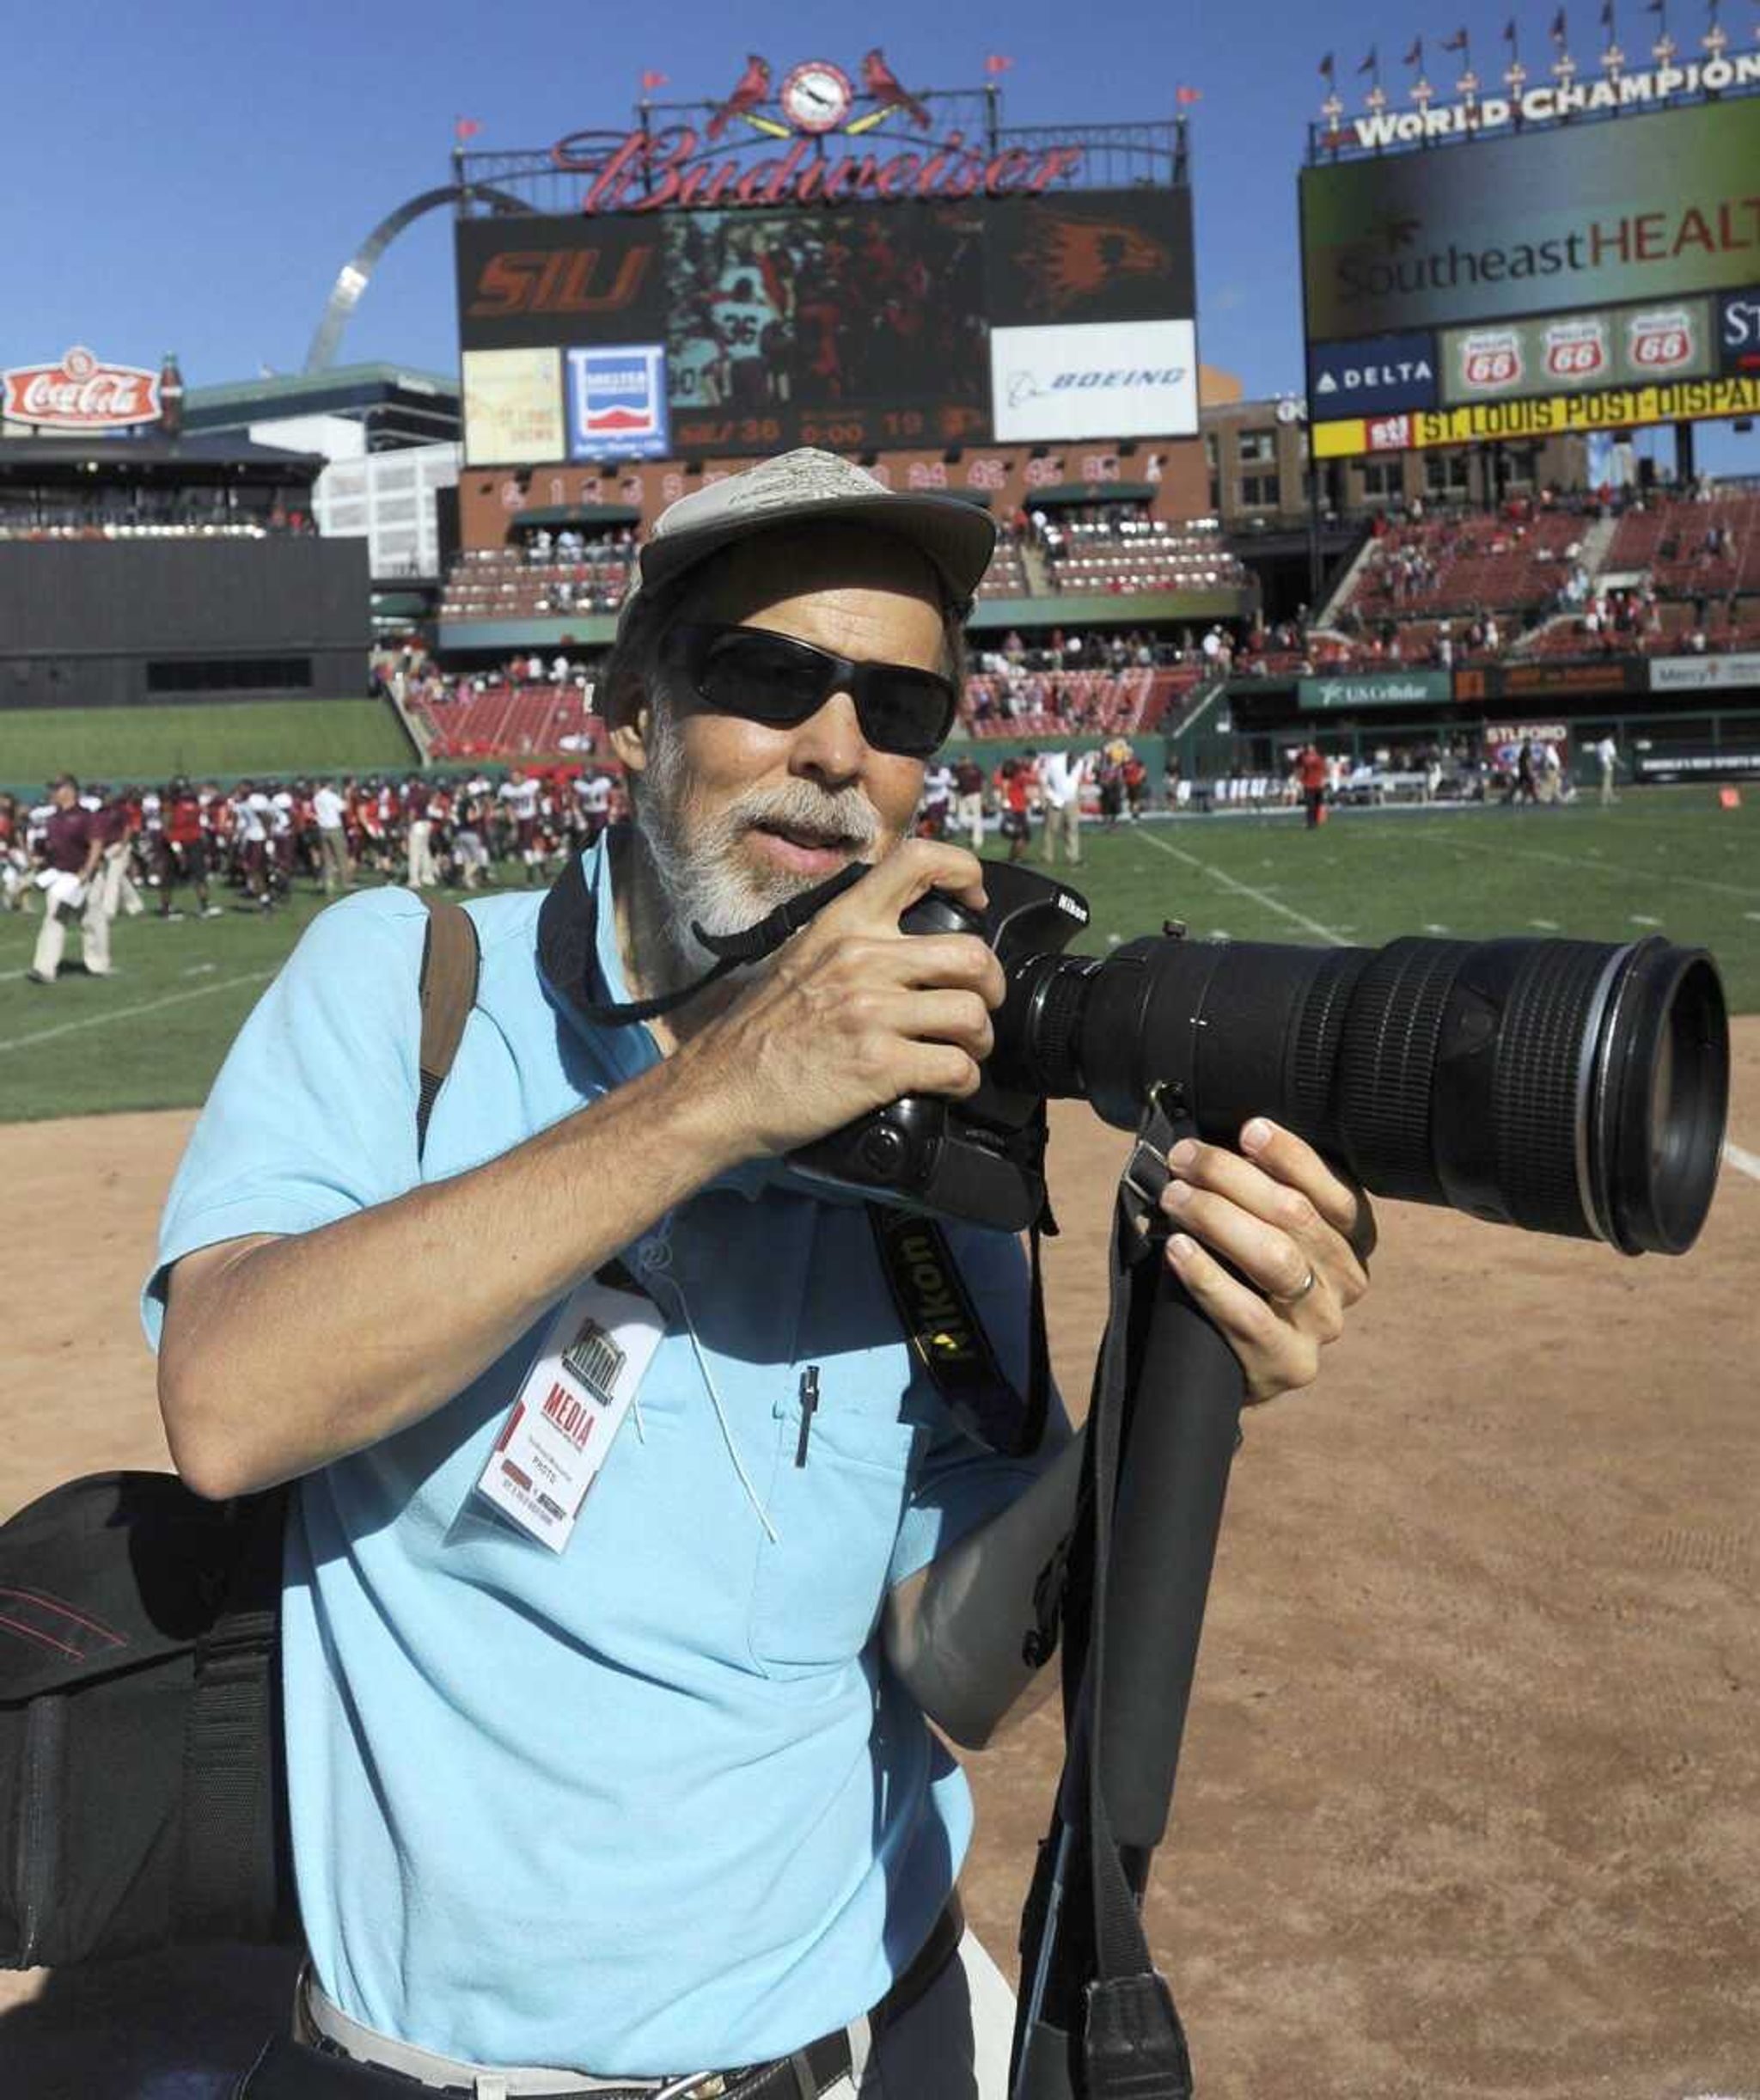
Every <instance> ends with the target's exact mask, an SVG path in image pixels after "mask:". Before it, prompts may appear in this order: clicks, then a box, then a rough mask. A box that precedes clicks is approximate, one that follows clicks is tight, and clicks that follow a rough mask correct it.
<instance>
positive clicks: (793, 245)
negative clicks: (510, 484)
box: [458, 189, 1197, 466]
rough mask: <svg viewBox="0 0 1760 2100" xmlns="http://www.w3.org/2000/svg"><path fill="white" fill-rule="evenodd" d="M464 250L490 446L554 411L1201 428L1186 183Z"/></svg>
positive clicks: (671, 435) (484, 438) (578, 416)
mask: <svg viewBox="0 0 1760 2100" xmlns="http://www.w3.org/2000/svg"><path fill="white" fill-rule="evenodd" d="M458 272H459V307H460V323H459V328H460V341H461V348H462V358H463V377H464V390H465V397H466V438H465V443H466V457H467V462H469V463H470V464H471V465H473V466H487V465H497V464H509V463H515V462H523V461H527V460H529V459H530V458H531V457H532V453H531V450H530V447H531V446H532V445H533V444H535V443H536V442H538V441H539V433H541V432H544V431H546V430H547V429H550V428H552V427H554V428H555V429H556V430H558V431H559V433H560V444H559V450H557V452H556V453H554V454H553V455H552V456H554V457H557V458H568V459H573V460H613V459H628V458H650V459H655V458H667V457H699V458H706V457H713V456H718V455H736V454H743V453H750V452H753V451H762V450H780V449H784V448H785V447H788V446H791V445H796V444H818V445H823V446H826V447H828V448H831V449H834V450H845V451H851V450H855V451H860V450H880V449H882V448H884V447H888V446H912V445H948V444H974V443H985V442H988V441H991V440H1001V441H1010V440H1030V441H1037V440H1039V439H1042V438H1047V439H1051V438H1087V437H1096V436H1109V437H1113V438H1133V437H1175V436H1182V435H1190V434H1192V433H1194V432H1195V431H1196V428H1197V354H1196V335H1195V324H1194V321H1193V318H1192V315H1193V309H1194V303H1195V302H1194V287H1193V268H1192V243H1191V207H1190V199H1189V194H1188V193H1186V192H1185V191H1184V190H1144V189H1137V190H1130V191H1115V192H1106V191H1090V192H1083V193H1071V194H1067V195H1062V196H1058V197H1054V198H1031V199H1026V198H1010V199H1001V200H997V201H993V202H984V203H977V202H974V203H971V204H944V205H899V206H896V207H893V206H887V205H854V206H848V207H839V208H830V207H825V208H820V209H812V208H805V209H797V210H793V211H761V210H737V211H671V212H654V213H651V214H638V213H620V214H616V215H611V216H607V217H578V218H565V219H564V218H543V217H533V218H531V219H529V220H527V219H516V218H498V219H490V220H474V221H465V222H462V223H461V224H460V226H459V229H458ZM540 353H542V354H544V355H546V356H547V357H549V358H553V359H554V369H555V381H554V386H555V395H554V400H553V407H551V406H550V405H549V404H547V403H545V402H541V401H537V400H535V398H534V395H533V389H534V388H535V387H536V388H537V389H538V390H539V391H541V390H542V384H543V382H542V380H541V378H540V377H539V373H540V370H541V367H540V365H539V364H538V363H537V362H535V360H536V358H538V357H539V355H540ZM542 369H545V370H547V369H548V368H547V367H544V368H542ZM474 399H476V400H480V401H481V402H482V404H483V410H484V413H483V415H482V418H481V419H480V420H479V421H475V422H474V420H473V417H472V413H471V404H472V401H473V400H474ZM510 447H517V448H518V449H517V450H510Z"/></svg>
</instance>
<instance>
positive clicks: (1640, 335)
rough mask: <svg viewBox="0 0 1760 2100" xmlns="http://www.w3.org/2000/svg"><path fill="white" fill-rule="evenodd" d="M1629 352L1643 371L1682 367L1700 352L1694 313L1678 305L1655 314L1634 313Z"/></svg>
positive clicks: (1628, 326)
mask: <svg viewBox="0 0 1760 2100" xmlns="http://www.w3.org/2000/svg"><path fill="white" fill-rule="evenodd" d="M1627 332H1628V333H1627V342H1628V352H1629V356H1630V358H1631V361H1632V363H1633V364H1634V365H1635V366H1636V367H1637V369H1638V370H1640V371H1642V372H1673V371H1678V370H1680V368H1681V367H1682V366H1683V365H1684V364H1691V363H1692V362H1693V359H1694V357H1695V355H1696V345H1695V343H1694V341H1693V316H1692V315H1690V313H1688V312H1687V311H1686V310H1685V309H1684V308H1682V307H1678V306H1675V307H1670V308H1668V309H1666V310H1665V311H1663V312H1659V313H1653V314H1634V315H1632V318H1631V320H1630V321H1629V322H1628V323H1627Z"/></svg>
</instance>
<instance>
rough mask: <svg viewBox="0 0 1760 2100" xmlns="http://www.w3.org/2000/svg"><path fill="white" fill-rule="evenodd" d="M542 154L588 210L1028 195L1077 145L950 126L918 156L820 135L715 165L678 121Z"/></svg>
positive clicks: (573, 142)
mask: <svg viewBox="0 0 1760 2100" xmlns="http://www.w3.org/2000/svg"><path fill="white" fill-rule="evenodd" d="M550 157H551V160H552V161H553V163H554V165H555V166H556V167H557V168H559V169H560V170H561V171H562V172H563V173H564V174H582V175H587V176H590V178H591V180H590V181H589V183H588V185H587V187H586V189H585V191H584V193H583V195H582V199H581V210H582V211H584V212H587V213H589V214H591V213H594V212H600V211H689V210H702V211H729V210H736V209H738V208H739V207H741V206H745V207H748V208H750V209H754V210H774V209H776V208H778V207H783V208H787V207H790V206H797V205H818V204H823V205H840V204H859V203H866V202H871V201H873V200H876V199H877V200H879V201H881V202H886V201H889V200H892V201H902V200H903V199H908V198H916V199H934V200H938V201H941V202H957V201H958V200H960V199H964V198H970V197H1018V196H1036V195H1038V194H1040V193H1042V192H1043V191H1045V190H1047V189H1049V188H1050V187H1052V186H1053V185H1054V184H1058V183H1063V182H1067V181H1069V180H1070V179H1071V178H1072V176H1073V175H1074V174H1075V173H1076V171H1077V170H1078V169H1079V168H1080V166H1081V163H1082V158H1083V149H1082V148H1081V147H1080V146H1079V145H1052V146H1045V147H1042V148H1039V149H1038V150H1028V149H1026V148H1024V147H1020V146H1005V147H1002V148H1000V149H999V150H997V151H995V152H992V151H990V150H989V149H988V148H987V147H985V146H981V145H968V144H967V143H966V140H965V138H964V135H963V133H962V132H949V133H948V134H947V136H946V138H944V139H943V140H940V141H938V143H937V144H935V145H934V146H933V147H932V149H930V150H927V151H924V152H911V151H900V152H896V153H890V154H885V155H882V154H877V153H870V152H861V151H852V152H848V153H843V154H834V153H829V152H827V151H826V150H825V143H824V140H823V138H817V137H815V138H808V137H801V138H796V139H795V140H794V141H793V143H792V144H791V145H790V146H789V148H788V150H787V151H786V152H785V153H781V154H778V155H776V156H773V157H771V158H768V159H765V160H761V161H742V160H740V159H738V158H736V157H735V156H728V157H727V158H726V159H724V160H718V161H717V160H711V159H706V158H705V157H704V154H703V142H702V140H701V138H700V137H699V135H698V133H697V132H696V130H695V129H694V127H693V126H690V125H688V124H686V125H680V126H676V127H675V129H671V130H669V131H664V132H652V133H650V132H641V131H636V132H629V133H628V134H627V135H626V137H625V138H623V139H621V140H620V142H619V143H618V144H616V145H614V146H613V147H611V148H609V149H607V147H606V146H605V144H604V143H603V135H602V133H597V132H574V133H571V135H570V137H568V138H563V139H559V141H558V142H557V144H555V145H554V146H553V147H552V148H551V150H550Z"/></svg>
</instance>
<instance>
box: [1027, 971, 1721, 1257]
mask: <svg viewBox="0 0 1760 2100" xmlns="http://www.w3.org/2000/svg"><path fill="white" fill-rule="evenodd" d="M1004 961H1005V969H1006V970H1007V973H1008V977H1009V989H1008V996H1007V999H1006V1001H1005V1003H1004V1006H1003V1008H1002V1010H1001V1012H1000V1013H999V1015H998V1016H997V1019H996V1036H997V1044H996V1050H995V1052H994V1054H993V1057H992V1059H991V1061H990V1068H991V1072H992V1074H993V1076H994V1077H995V1079H996V1080H997V1081H999V1083H1000V1084H1001V1085H1002V1086H1004V1087H1021V1088H1025V1089H1029V1090H1031V1091H1035V1092H1039V1093H1048V1094H1053V1095H1060V1096H1065V1097H1069V1096H1079V1097H1081V1098H1083V1099H1086V1100H1088V1101H1089V1102H1090V1103H1091V1105H1093V1107H1094V1108H1095V1110H1096V1111H1097V1112H1098V1113H1099V1114H1100V1115H1102V1116H1103V1117H1105V1118H1106V1119H1107V1121H1108V1122H1109V1123H1116V1124H1118V1125H1120V1126H1121V1128H1124V1129H1127V1130H1131V1129H1134V1128H1135V1127H1136V1125H1137V1123H1138V1122H1139V1121H1140V1118H1141V1116H1142V1113H1143V1110H1144V1107H1145V1105H1146V1103H1147V1101H1148V1100H1149V1099H1150V1098H1151V1096H1152V1093H1154V1092H1155V1091H1156V1090H1157V1089H1158V1088H1165V1089H1171V1090H1176V1093H1177V1095H1178V1097H1179V1099H1180V1100H1181V1102H1182V1105H1183V1107H1184V1110H1185V1112H1186V1113H1187V1114H1188V1115H1189V1117H1191V1118H1192V1120H1193V1121H1194V1122H1195V1123H1196V1125H1197V1127H1198V1129H1199V1130H1200V1131H1201V1133H1202V1134H1203V1135H1204V1136H1206V1137H1208V1138H1211V1139H1213V1140H1218V1141H1221V1142H1233V1141H1234V1139H1235V1137H1236V1136H1237V1132H1238V1131H1239V1129H1240V1126H1241V1124H1242V1123H1243V1122H1244V1121H1245V1119H1246V1118H1247V1117H1250V1116H1253V1115H1266V1116H1270V1117H1274V1119H1275V1120H1276V1121H1277V1122H1279V1123H1283V1124H1285V1125H1286V1127H1287V1128H1289V1129H1291V1130H1295V1131H1296V1132H1298V1133H1299V1135H1300V1136H1303V1137H1305V1138H1306V1139H1307V1140H1308V1142H1310V1143H1311V1144H1312V1145H1314V1146H1315V1147H1317V1148H1318V1149H1319V1150H1320V1151H1322V1152H1323V1153H1325V1154H1329V1156H1330V1157H1332V1158H1334V1159H1335V1160H1339V1161H1341V1163H1342V1164H1343V1165H1344V1166H1347V1167H1348V1169H1349V1170H1350V1171H1351V1172H1353V1173H1354V1175H1355V1176H1356V1178H1357V1179H1358V1180H1360V1182H1361V1183H1362V1184H1363V1185H1364V1186H1365V1187H1366V1189H1368V1190H1369V1191H1370V1192H1371V1193H1372V1194H1373V1195H1377V1196H1388V1197H1397V1198H1403V1199H1406V1200H1408V1201H1410V1202H1414V1203H1445V1204H1448V1205H1451V1207H1452V1208H1454V1209H1457V1210H1464V1211H1467V1212H1469V1213H1470V1214H1471V1215H1473V1216H1474V1217H1478V1218H1485V1219H1488V1220H1490V1221H1494V1222H1495V1223H1499V1224H1504V1225H1517V1226H1521V1227H1524V1228H1526V1229H1527V1230H1529V1231H1531V1232H1545V1233H1561V1234H1569V1235H1572V1236H1574V1237H1577V1238H1582V1239H1595V1240H1605V1241H1606V1242H1607V1243H1608V1244H1609V1245H1610V1246H1616V1247H1617V1248H1619V1250H1620V1251H1621V1252H1622V1253H1627V1254H1638V1253H1644V1252H1656V1253H1664V1254H1681V1253H1684V1252H1685V1251H1686V1250H1687V1248H1688V1247H1690V1246H1691V1245H1692V1243H1693V1241H1694V1240H1695V1239H1696V1237H1697V1236H1698V1233H1699V1230H1700V1228H1701V1227H1702V1225H1703V1223H1704V1221H1705V1215H1706V1213H1707V1211H1708V1209H1709V1208H1710V1205H1711V1197H1712V1191H1713V1190H1714V1187H1715V1185H1716V1180H1717V1170H1718V1164H1719V1158H1720V1153H1721V1150H1722V1145H1723V1131H1724V1121H1725V1117H1726V1113H1727V1109H1728V1102H1729V1026H1728V1020H1727V1017H1726V1011H1725V1005H1724V997H1723V987H1722V984H1721V983H1720V979H1719V977H1718V974H1717V968H1716V965H1715V964H1714V962H1713V961H1712V959H1711V958H1710V956H1709V955H1708V954H1707V953H1706V952H1704V951H1703V950H1702V949H1697V948H1680V947H1676V946H1671V944H1670V943H1669V942H1667V941H1665V940H1662V939H1661V938H1660V937H1659V936H1655V935H1653V936H1651V937H1650V938H1648V939H1647V940H1640V941H1635V942H1632V943H1630V944H1629V945H1627V946H1602V945H1600V944H1598V943H1597V942H1593V941H1584V940H1485V941H1464V940H1423V939H1408V940H1395V941H1391V942H1390V943H1389V944H1388V945H1387V946H1385V947H1383V948H1308V947H1283V946H1274V945H1272V944H1269V943H1258V942H1251V941H1216V942H1211V941H1190V940H1185V939H1183V938H1181V937H1177V936H1172V935H1169V936H1164V937H1162V938H1160V939H1153V938H1151V939H1144V940H1134V941H1132V942H1130V943H1128V944H1127V946H1124V947H1121V948H1120V949H1118V950H1117V951H1116V952H1115V953H1114V954H1112V955H1110V956H1108V957H1106V958H1103V959H1102V960H1098V961H1096V960H1093V959H1091V958H1082V957H1076V956H1070V957H1065V956H1059V955H1046V954H1028V955H1020V956H1018V957H1013V958H1011V957H1009V956H1007V955H1006V954H1005V958H1004Z"/></svg>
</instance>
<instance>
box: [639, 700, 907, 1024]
mask: <svg viewBox="0 0 1760 2100" xmlns="http://www.w3.org/2000/svg"><path fill="white" fill-rule="evenodd" d="M693 799H694V781H692V778H691V774H690V768H689V765H688V761H687V760H686V757H685V752H684V739H683V738H681V736H680V735H679V733H678V728H677V725H676V724H675V722H674V720H673V719H672V712H671V710H670V708H669V707H666V706H665V705H664V704H661V705H658V706H656V707H653V708H652V710H651V715H650V730H649V751H648V765H647V769H646V771H645V773H644V774H642V776H641V781H640V785H639V787H638V789H637V790H636V792H635V794H634V797H633V803H634V807H633V822H634V830H635V836H636V843H637V845H638V847H639V849H640V850H639V854H638V855H637V859H638V861H639V864H640V865H639V867H638V869H637V870H636V893H635V896H634V897H633V899H632V914H633V923H634V924H635V926H636V927H637V928H639V940H638V953H639V958H640V961H639V967H640V970H641V974H642V978H643V983H644V985H645V989H646V991H647V992H648V994H649V995H650V996H654V995H660V994H663V993H666V992H670V991H673V990H675V989H677V988H678V987H679V986H681V985H683V984H688V983H691V982H692V981H693V980H694V978H697V977H700V976H701V975H702V974H703V972H704V970H706V969H707V968H708V966H709V964H711V963H712V961H713V960H714V958H713V956H712V954H711V952H710V951H709V950H708V949H707V948H706V947H705V946H703V944H702V943H701V942H700V940H698V939H697V937H696V935H695V934H694V933H693V931H692V930H691V929H692V928H693V926H700V927H701V928H703V930H704V932H705V933H706V934H715V935H717V936H718V937H720V936H724V935H726V934H743V933H744V932H745V931H746V929H747V928H749V927H753V926H755V925H757V924H758V922H759V921H760V920H761V919H765V918H767V917H768V916H769V915H770V914H771V913H772V912H773V910H775V909H776V907H777V906H778V905H779V904H781V903H785V902H786V901H787V900H788V899H789V898H790V897H798V896H800V895H801V894H802V893H803V892H804V891H808V890H811V889H815V888H816V887H817V885H818V884H819V883H820V882H822V880H823V879H824V878H823V877H822V876H816V875H797V874H791V873H789V872H787V871H786V870H784V869H781V868H778V869H775V870H773V871H770V872H761V871H760V870H757V869H755V868H753V867H751V866H749V865H748V864H747V863H746V862H745V861H744V860H742V858H741V857H740V854H739V845H740V842H741V840H742V839H743V837H744V836H745V834H746V833H747V832H748V831H749V830H750V829H751V828H752V826H753V825H754V824H755V823H769V824H777V825H783V826H799V827H801V828H803V829H808V830H814V829H816V830H828V831H835V832H841V833H842V834H843V835H844V836H846V838H847V839H849V840H850V841H851V842H852V843H853V847H854V849H855V852H856V854H858V856H859V857H860V858H863V859H871V858H872V856H873V850H874V848H875V846H876V845H877V843H878V842H879V839H880V836H881V832H880V820H879V818H878V817H877V816H876V814H875V812H874V808H873V805H872V804H871V803H870V802H869V800H868V799H867V798H866V796H865V795H864V794H863V793H861V791H860V789H859V788H855V787H846V788H844V789H841V790H840V791H839V792H837V793H830V792H828V790H826V789H825V788H822V787H815V786H814V785H813V783H812V782H811V781H789V782H788V783H787V784H786V786H785V787H752V788H748V789H747V790H746V792H745V793H743V794H741V795H736V797H735V798H734V799H733V800H732V801H731V802H730V803H728V804H727V805H725V806H724V808H723V809H721V810H720V811H718V812H717V813H716V814H715V815H714V816H712V817H699V816H697V815H696V814H695V812H694V810H693V807H692V803H693ZM747 967H748V968H751V969H755V968H759V967H761V965H759V964H750V965H748V966H747ZM732 974H733V975H734V976H735V977H737V976H739V975H741V974H742V973H741V972H739V971H736V972H734V973H732Z"/></svg>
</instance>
